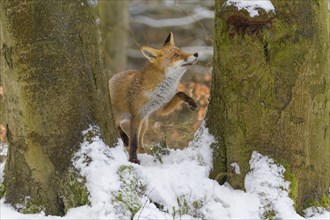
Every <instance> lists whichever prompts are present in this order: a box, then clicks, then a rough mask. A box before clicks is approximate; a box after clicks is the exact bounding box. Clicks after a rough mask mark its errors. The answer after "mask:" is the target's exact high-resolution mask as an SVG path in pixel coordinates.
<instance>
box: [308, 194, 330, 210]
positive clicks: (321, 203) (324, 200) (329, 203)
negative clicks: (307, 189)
mask: <svg viewBox="0 0 330 220" xmlns="http://www.w3.org/2000/svg"><path fill="white" fill-rule="evenodd" d="M308 204H309V205H308V207H311V206H315V207H323V208H325V209H326V210H328V211H330V198H329V197H328V196H326V195H322V197H321V199H320V200H318V201H311V202H309V203H308Z"/></svg>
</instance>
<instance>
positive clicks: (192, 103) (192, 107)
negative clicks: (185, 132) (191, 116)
mask: <svg viewBox="0 0 330 220" xmlns="http://www.w3.org/2000/svg"><path fill="white" fill-rule="evenodd" d="M187 104H188V108H189V109H190V110H191V111H196V110H197V104H196V102H195V101H194V100H193V99H192V98H189V99H188V100H187Z"/></svg>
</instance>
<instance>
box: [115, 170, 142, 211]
mask: <svg viewBox="0 0 330 220" xmlns="http://www.w3.org/2000/svg"><path fill="white" fill-rule="evenodd" d="M117 175H118V176H119V181H120V183H121V184H120V185H121V187H120V189H119V190H118V191H117V192H114V193H113V196H114V198H115V201H114V203H118V204H119V205H120V206H121V207H122V208H123V209H124V210H123V212H127V211H128V212H130V214H131V215H132V216H134V215H135V214H136V213H137V212H138V211H139V209H140V208H141V207H142V204H141V201H140V197H141V196H142V195H144V194H145V192H146V188H147V186H146V184H145V183H144V181H143V179H142V178H141V177H140V175H139V173H138V171H137V170H136V169H135V168H134V167H133V166H127V165H122V166H120V167H119V168H118V171H117Z"/></svg>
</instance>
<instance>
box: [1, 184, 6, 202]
mask: <svg viewBox="0 0 330 220" xmlns="http://www.w3.org/2000/svg"><path fill="white" fill-rule="evenodd" d="M5 192H6V187H5V185H4V184H0V199H1V198H2V197H4V195H5Z"/></svg>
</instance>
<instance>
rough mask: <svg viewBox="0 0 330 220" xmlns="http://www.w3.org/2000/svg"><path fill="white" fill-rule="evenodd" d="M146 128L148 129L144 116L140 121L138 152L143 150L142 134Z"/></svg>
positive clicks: (146, 119)
mask: <svg viewBox="0 0 330 220" xmlns="http://www.w3.org/2000/svg"><path fill="white" fill-rule="evenodd" d="M147 129H148V117H146V118H145V119H144V120H143V122H142V123H141V126H140V131H139V146H138V152H139V153H144V152H145V148H144V143H143V138H144V134H145V133H146V131H147Z"/></svg>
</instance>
